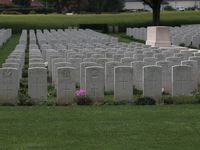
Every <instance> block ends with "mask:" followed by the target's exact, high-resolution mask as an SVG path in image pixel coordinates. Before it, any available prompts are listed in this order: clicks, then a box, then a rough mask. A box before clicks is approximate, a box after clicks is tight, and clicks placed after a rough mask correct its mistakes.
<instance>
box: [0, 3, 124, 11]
mask: <svg viewBox="0 0 200 150" xmlns="http://www.w3.org/2000/svg"><path fill="white" fill-rule="evenodd" d="M33 2H35V3H36V4H38V5H34V9H33V6H32V3H33ZM124 5H125V0H34V1H32V0H13V1H12V4H11V5H1V7H0V11H1V12H2V11H18V12H19V13H29V12H30V11H32V10H34V11H35V12H36V13H38V12H39V13H42V11H41V9H44V13H45V12H47V13H50V12H58V13H63V12H75V13H84V12H94V13H102V12H120V11H122V10H123V8H124ZM38 7H39V8H38ZM30 8H31V9H30ZM38 9H39V10H38Z"/></svg>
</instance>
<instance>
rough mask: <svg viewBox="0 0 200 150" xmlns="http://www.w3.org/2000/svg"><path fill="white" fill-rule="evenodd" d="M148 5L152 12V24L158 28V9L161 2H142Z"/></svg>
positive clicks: (156, 0) (158, 0)
mask: <svg viewBox="0 0 200 150" xmlns="http://www.w3.org/2000/svg"><path fill="white" fill-rule="evenodd" d="M142 1H143V2H144V3H145V4H147V5H149V6H150V7H151V8H152V10H153V24H154V25H156V26H158V25H159V24H160V8H161V4H162V2H163V0H142Z"/></svg>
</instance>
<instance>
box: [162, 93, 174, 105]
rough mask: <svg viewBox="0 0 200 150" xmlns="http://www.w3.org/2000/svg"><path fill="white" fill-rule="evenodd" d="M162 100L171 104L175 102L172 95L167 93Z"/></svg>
mask: <svg viewBox="0 0 200 150" xmlns="http://www.w3.org/2000/svg"><path fill="white" fill-rule="evenodd" d="M161 102H163V103H164V104H167V105H170V104H174V99H173V97H172V96H170V95H166V96H163V97H162V98H161Z"/></svg>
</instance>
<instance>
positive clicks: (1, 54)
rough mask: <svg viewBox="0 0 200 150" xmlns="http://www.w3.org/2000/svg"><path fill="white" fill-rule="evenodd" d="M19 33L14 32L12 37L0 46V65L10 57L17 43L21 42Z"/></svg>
mask: <svg viewBox="0 0 200 150" xmlns="http://www.w3.org/2000/svg"><path fill="white" fill-rule="evenodd" d="M19 37H20V36H19V34H14V35H12V37H11V38H10V39H9V40H8V41H7V42H6V43H5V44H4V45H3V46H2V47H0V67H2V64H3V63H4V61H5V60H6V58H7V57H8V55H9V54H10V53H11V52H12V51H13V50H14V49H15V47H16V45H17V44H18V42H19Z"/></svg>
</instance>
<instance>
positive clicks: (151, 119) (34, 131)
mask: <svg viewBox="0 0 200 150" xmlns="http://www.w3.org/2000/svg"><path fill="white" fill-rule="evenodd" d="M199 139H200V106H199V105H178V106H146V107H145V106H141V107H140V106H127V105H126V106H89V107H78V106H70V107H45V106H42V107H0V149H2V150H6V149H8V150H29V149H37V150H40V149H41V150H47V149H48V150H50V149H52V150H55V149H56V150H61V149H63V150H81V149H82V150H86V149H87V150H103V149H105V150H127V149H130V150H134V149H135V150H198V149H199V147H200V142H199Z"/></svg>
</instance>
